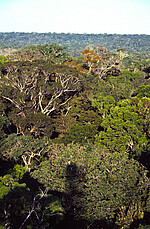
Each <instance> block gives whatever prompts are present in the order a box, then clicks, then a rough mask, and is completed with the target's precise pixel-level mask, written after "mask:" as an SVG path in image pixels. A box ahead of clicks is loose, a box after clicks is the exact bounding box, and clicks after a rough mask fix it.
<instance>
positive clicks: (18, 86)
mask: <svg viewBox="0 0 150 229" xmlns="http://www.w3.org/2000/svg"><path fill="white" fill-rule="evenodd" d="M18 65H19V66H18ZM79 78H80V76H79V74H78V72H77V71H75V72H74V73H73V72H71V73H70V71H69V69H68V67H66V66H65V67H64V68H61V67H59V66H54V65H49V64H46V63H44V64H43V63H39V62H35V63H33V64H31V63H29V62H27V63H26V64H25V63H21V66H20V63H17V64H14V65H8V66H6V67H5V68H2V70H1V77H0V83H1V85H0V89H1V92H0V96H1V99H2V101H7V102H9V103H11V104H12V105H13V106H14V107H15V108H17V109H18V112H23V115H25V112H24V111H25V110H27V109H28V110H31V111H33V112H41V113H43V114H44V115H50V114H51V113H52V112H53V111H55V110H59V109H60V108H61V107H63V106H64V105H65V104H67V102H68V101H69V100H70V99H71V98H72V97H73V96H74V95H75V94H76V93H77V92H78V91H79V90H80V79H79Z"/></svg>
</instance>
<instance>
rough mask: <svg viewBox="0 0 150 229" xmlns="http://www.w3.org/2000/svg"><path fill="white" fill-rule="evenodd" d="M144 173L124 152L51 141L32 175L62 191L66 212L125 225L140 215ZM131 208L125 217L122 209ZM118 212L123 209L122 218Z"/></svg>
mask: <svg viewBox="0 0 150 229" xmlns="http://www.w3.org/2000/svg"><path fill="white" fill-rule="evenodd" d="M146 173H147V172H146V171H145V170H144V167H142V166H140V164H139V163H138V162H137V161H135V160H134V159H130V160H129V157H128V154H127V153H124V152H114V153H111V152H110V151H107V150H100V149H99V148H98V147H97V146H92V145H90V144H88V145H84V146H80V145H77V144H76V145H73V144H71V145H68V146H67V147H65V146H64V145H51V150H50V151H49V159H48V160H46V161H43V162H42V163H41V164H40V166H39V167H38V168H37V169H36V170H35V171H33V172H32V176H33V177H34V178H35V179H37V180H38V181H39V182H41V183H42V184H43V185H44V186H45V187H47V188H49V189H50V190H53V191H57V192H61V193H64V198H63V203H64V207H65V209H68V210H67V211H68V214H69V212H70V213H71V214H73V215H74V216H75V217H76V218H78V219H84V220H85V219H86V220H88V221H89V222H90V223H91V222H94V221H95V220H102V219H107V220H110V221H115V223H116V224H120V225H121V226H124V225H126V226H127V227H128V226H129V225H130V224H131V223H132V222H133V220H135V219H137V218H142V217H143V214H144V213H143V212H144V206H145V203H146V199H147V191H148V187H149V180H148V178H147V177H146ZM39 174H40V176H39ZM68 176H69V177H68ZM68 182H69V183H68ZM135 205H136V206H137V205H138V208H136V207H134V206H135ZM69 206H70V207H69ZM72 207H73V209H72ZM131 208H132V209H134V210H133V211H134V214H132V216H131V217H128V213H127V214H125V212H127V209H131ZM139 209H140V213H139ZM124 210H125V212H124ZM119 212H122V213H123V212H124V219H122V218H121V216H119ZM116 213H117V218H115V216H116Z"/></svg>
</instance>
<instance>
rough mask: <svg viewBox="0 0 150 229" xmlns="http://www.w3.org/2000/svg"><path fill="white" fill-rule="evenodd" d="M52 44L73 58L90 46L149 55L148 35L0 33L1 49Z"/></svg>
mask: <svg viewBox="0 0 150 229" xmlns="http://www.w3.org/2000/svg"><path fill="white" fill-rule="evenodd" d="M52 43H57V44H59V45H61V46H64V47H67V51H68V52H70V53H71V54H73V55H74V56H76V55H80V54H81V52H82V50H83V49H84V48H85V47H86V46H88V45H91V44H93V45H100V46H102V47H106V48H107V49H108V50H109V51H111V52H115V51H116V50H117V49H120V48H122V49H126V50H127V51H128V52H130V53H133V54H136V53H150V35H146V34H141V35H138V34H123V35H122V34H106V33H105V34H86V33H85V34H73V33H35V32H33V33H24V32H9V33H2V32H1V33H0V48H1V49H5V48H15V49H18V48H22V47H26V46H32V45H39V44H52Z"/></svg>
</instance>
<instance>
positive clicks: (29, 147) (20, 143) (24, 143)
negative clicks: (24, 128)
mask: <svg viewBox="0 0 150 229" xmlns="http://www.w3.org/2000/svg"><path fill="white" fill-rule="evenodd" d="M48 143H49V140H48V138H46V137H44V138H42V139H38V138H37V139H35V138H34V137H32V136H23V135H20V136H17V135H16V134H10V135H9V136H8V137H7V138H6V139H5V140H3V141H2V142H1V145H0V149H1V153H0V157H1V158H3V159H4V160H12V161H16V162H20V163H22V164H24V165H25V168H26V170H27V171H30V169H31V168H32V166H33V164H34V163H33V162H35V164H36V162H37V163H38V161H41V160H42V158H43V155H44V154H46V152H47V150H48V148H47V147H48Z"/></svg>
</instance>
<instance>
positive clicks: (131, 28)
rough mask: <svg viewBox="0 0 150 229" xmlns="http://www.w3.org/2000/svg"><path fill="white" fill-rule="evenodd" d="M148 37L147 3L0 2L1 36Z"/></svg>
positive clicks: (149, 3)
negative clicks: (35, 33) (105, 35)
mask: <svg viewBox="0 0 150 229" xmlns="http://www.w3.org/2000/svg"><path fill="white" fill-rule="evenodd" d="M13 31H14V32H42V33H44V32H56V33H61V32H64V33H68V32H70V33H111V34H114V33H118V34H150V0H0V32H13Z"/></svg>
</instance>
